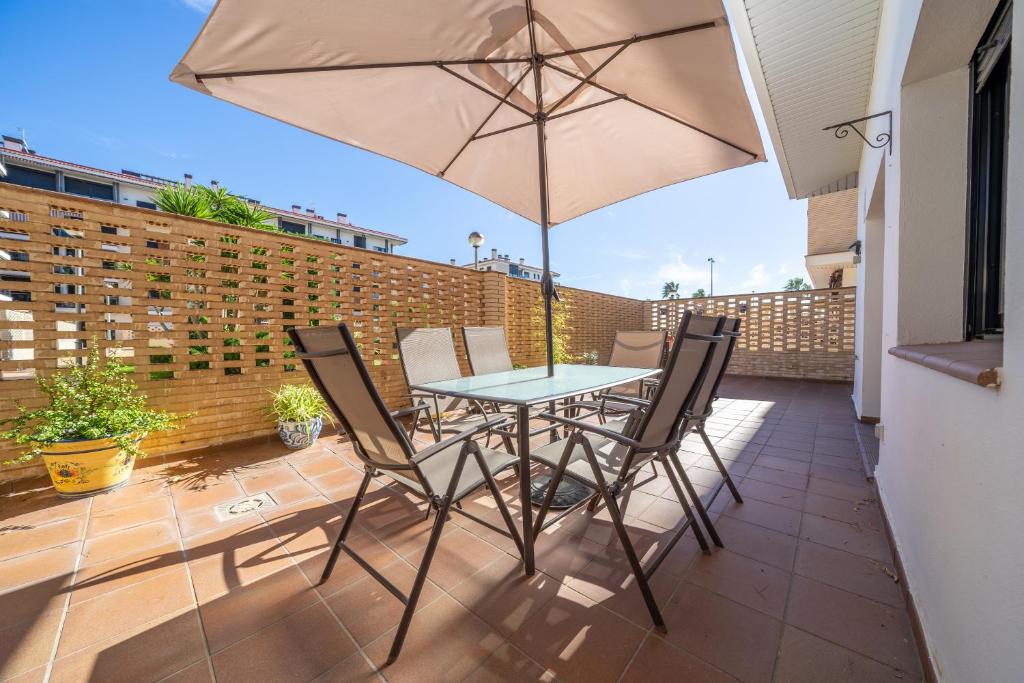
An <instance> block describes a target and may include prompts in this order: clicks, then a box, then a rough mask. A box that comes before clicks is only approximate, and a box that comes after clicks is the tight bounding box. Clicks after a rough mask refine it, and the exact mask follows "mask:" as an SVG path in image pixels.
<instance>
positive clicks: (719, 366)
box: [690, 315, 740, 418]
mask: <svg viewBox="0 0 1024 683" xmlns="http://www.w3.org/2000/svg"><path fill="white" fill-rule="evenodd" d="M717 321H718V318H710V317H705V316H700V315H695V316H693V319H692V320H691V321H690V331H691V332H700V333H701V334H712V330H714V329H715V324H716V322H717ZM739 336H740V319H739V318H726V319H725V326H724V327H723V328H722V337H723V340H722V342H721V343H720V344H715V353H714V355H713V356H712V357H711V365H710V367H708V375H707V377H705V378H704V383H703V384H701V387H700V392H699V393H698V394H697V400H696V401H694V402H693V410H692V414H693V416H694V417H695V418H702V417H707V416H708V415H710V414H711V405H712V404H713V403H714V402H715V398H716V397H717V396H718V386H719V385H720V384H721V383H722V377H724V376H725V372H726V370H727V369H728V367H729V360H730V359H731V358H732V350H733V348H735V346H736V340H737V339H738V338H739Z"/></svg>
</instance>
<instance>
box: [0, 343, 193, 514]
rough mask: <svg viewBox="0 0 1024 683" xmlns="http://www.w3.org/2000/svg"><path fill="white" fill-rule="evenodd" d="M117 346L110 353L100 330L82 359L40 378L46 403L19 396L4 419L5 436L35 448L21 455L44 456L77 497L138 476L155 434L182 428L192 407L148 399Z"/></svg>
mask: <svg viewBox="0 0 1024 683" xmlns="http://www.w3.org/2000/svg"><path fill="white" fill-rule="evenodd" d="M130 374H131V368H129V367H128V366H126V365H125V364H124V363H122V362H121V360H120V359H119V358H117V356H116V353H112V354H109V356H108V357H104V355H103V354H101V351H100V347H99V344H98V343H97V340H96V338H95V337H93V339H92V343H91V345H90V350H89V354H88V356H87V357H86V359H85V363H84V364H82V365H79V364H71V363H69V364H68V365H67V366H65V367H61V368H58V369H57V370H56V371H55V372H54V373H52V374H50V375H49V376H45V377H44V376H40V377H38V378H37V379H36V383H37V384H38V386H39V390H40V391H41V392H42V393H43V395H44V396H45V397H46V404H45V405H43V406H42V407H40V408H34V409H31V410H30V409H28V408H26V407H25V406H24V405H21V404H20V403H19V404H18V414H17V415H16V416H15V417H13V418H11V419H9V420H4V421H3V422H0V425H4V426H5V427H6V428H7V429H6V431H4V432H0V438H3V439H6V440H10V441H13V442H15V443H16V444H19V445H24V446H27V447H28V448H27V449H26V450H25V451H24V452H23V453H22V454H21V456H19V457H18V458H15V459H14V460H9V461H6V462H5V463H4V464H11V463H14V462H25V461H29V460H31V459H33V458H35V457H40V456H41V457H42V459H43V463H44V464H45V466H46V470H47V472H49V474H50V478H51V480H52V481H53V486H54V488H55V489H56V490H57V493H58V494H59V495H61V496H66V497H75V496H83V495H89V494H93V493H98V492H100V491H107V490H110V489H113V488H117V487H118V486H122V485H123V484H125V483H126V482H127V481H128V478H129V477H130V476H131V473H132V468H133V467H134V465H135V460H136V458H139V457H143V456H144V455H145V454H144V453H143V452H142V450H141V448H140V444H141V443H142V440H143V439H144V438H145V437H146V435H147V434H150V433H152V432H158V431H163V430H165V429H175V428H177V427H178V425H179V423H180V422H181V420H183V419H184V418H186V417H188V415H175V414H174V413H168V412H165V411H162V410H152V409H150V408H147V407H146V396H145V394H142V393H140V392H139V390H138V387H137V386H136V385H135V382H133V381H132V379H131V376H130Z"/></svg>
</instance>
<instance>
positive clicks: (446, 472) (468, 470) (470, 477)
mask: <svg viewBox="0 0 1024 683" xmlns="http://www.w3.org/2000/svg"><path fill="white" fill-rule="evenodd" d="M463 445H465V444H464V442H459V443H454V444H452V445H451V446H448V447H447V448H445V449H443V450H441V451H438V452H437V453H435V454H434V455H432V456H430V457H429V458H427V459H426V460H424V461H423V462H421V463H420V472H422V473H423V477H424V479H426V480H427V484H429V486H430V488H431V489H433V491H434V493H436V494H442V493H444V492H445V491H447V490H448V484H449V483H450V482H451V480H452V474H454V473H455V465H456V463H457V462H458V460H459V453H461V452H462V447H463ZM480 452H481V453H482V454H483V456H484V462H485V463H486V465H487V469H488V470H490V472H491V475H492V476H497V474H498V473H499V472H502V471H503V470H505V469H507V468H509V467H511V466H512V465H514V464H515V463H517V462H519V458H518V457H516V456H514V455H509V454H508V453H505V452H503V451H496V450H494V449H491V448H484V447H483V446H481V447H480ZM381 474H385V475H387V476H389V477H391V478H392V479H394V480H395V481H397V482H399V483H400V484H403V485H404V486H407V487H408V488H410V489H412V490H413V491H418V492H420V493H423V494H426V492H425V491H424V490H423V487H422V486H421V485H420V483H419V481H418V480H417V479H416V475H414V474H413V473H412V472H409V471H408V470H390V471H385V472H381ZM484 481H486V480H485V479H484V475H483V473H482V472H481V471H480V467H479V466H478V465H477V463H476V458H475V457H473V455H472V454H470V455H469V456H468V457H467V458H466V464H465V465H464V466H463V467H462V476H461V477H459V483H458V486H456V488H455V498H454V500H461V499H462V498H463V497H465V496H466V495H468V494H470V493H472V492H473V491H474V490H475V489H477V488H478V487H479V486H481V485H482V484H483V483H484Z"/></svg>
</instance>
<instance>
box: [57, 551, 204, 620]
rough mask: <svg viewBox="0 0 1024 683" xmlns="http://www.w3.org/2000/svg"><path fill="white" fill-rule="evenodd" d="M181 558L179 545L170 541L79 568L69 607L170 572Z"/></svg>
mask: <svg viewBox="0 0 1024 683" xmlns="http://www.w3.org/2000/svg"><path fill="white" fill-rule="evenodd" d="M183 557H184V556H183V554H182V551H181V545H180V544H179V542H178V541H169V542H167V543H164V544H162V545H158V546H154V547H152V548H146V549H145V550H139V551H136V552H133V553H129V554H128V555H122V556H121V557H117V558H115V559H113V560H106V561H105V562H97V563H95V564H90V565H88V566H86V567H79V568H78V571H77V572H76V573H75V584H74V588H73V589H72V593H71V604H72V605H76V604H78V603H80V602H84V601H85V600H90V599H92V598H95V597H96V596H98V595H102V594H103V593H108V592H110V591H114V590H118V589H120V588H125V587H126V586H131V585H132V584H136V583H139V582H140V581H146V580H148V579H151V578H154V577H156V576H160V575H162V574H167V573H170V572H172V571H174V570H175V569H176V568H180V567H181V564H182V561H183Z"/></svg>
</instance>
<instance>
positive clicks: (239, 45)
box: [171, 0, 764, 374]
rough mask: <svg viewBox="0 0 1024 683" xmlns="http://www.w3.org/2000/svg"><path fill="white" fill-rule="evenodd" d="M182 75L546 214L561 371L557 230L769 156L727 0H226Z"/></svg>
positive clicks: (509, 204) (547, 295)
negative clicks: (552, 241)
mask: <svg viewBox="0 0 1024 683" xmlns="http://www.w3.org/2000/svg"><path fill="white" fill-rule="evenodd" d="M171 79H172V80H173V81H175V82H178V83H181V84H183V85H186V86H188V87H190V88H193V89H195V90H198V91H200V92H203V93H206V94H208V95H212V96H214V97H217V98H220V99H223V100H226V101H228V102H232V103H234V104H237V105H239V106H242V107H245V108H247V109H250V110H252V111H256V112H259V113H262V114H266V115H267V116H271V117H273V118H275V119H278V120H280V121H284V122H286V123H290V124H292V125H295V126H298V127H300V128H304V129H306V130H309V131H312V132H314V133H318V134H320V135H324V136H326V137H329V138H333V139H335V140H339V141H341V142H345V143H348V144H350V145H353V146H356V147H360V148H362V149H366V150H369V151H372V152H376V153H378V154H382V155H384V156H386V157H390V158H392V159H395V160H398V161H402V162H404V163H406V164H409V165H411V166H414V167H416V168H418V169H421V170H423V171H426V172H428V173H431V174H434V175H436V176H438V177H440V178H444V179H445V180H447V181H449V182H451V183H454V184H455V185H458V186H460V187H463V188H465V189H467V190H469V191H471V192H474V193H476V194H478V195H480V196H482V197H485V198H487V199H489V200H491V201H493V202H495V203H497V204H499V205H501V206H503V207H505V208H507V209H508V210H510V211H512V212H514V213H516V214H519V215H520V216H523V217H524V218H526V219H528V220H530V221H533V222H535V223H537V224H538V225H539V226H540V229H541V244H542V252H543V266H544V276H543V279H542V282H541V288H542V291H543V295H544V308H545V318H546V330H545V331H546V336H547V364H548V372H549V374H550V373H551V372H552V366H553V357H552V329H551V327H552V326H551V300H552V297H553V296H554V295H555V291H554V283H553V280H552V278H551V270H550V263H549V253H548V230H549V229H550V228H551V226H553V225H557V224H559V223H563V222H565V221H568V220H570V219H572V218H575V217H577V216H580V215H582V214H585V213H587V212H589V211H593V210H594V209H597V208H600V207H603V206H607V205H608V204H612V203H615V202H617V201H621V200H623V199H626V198H628V197H632V196H634V195H637V194H641V193H643V192H647V191H649V190H653V189H655V188H659V187H663V186H665V185H670V184H672V183H677V182H680V181H683V180H689V179H691V178H696V177H698V176H703V175H707V174H709V173H715V172H717V171H722V170H725V169H728V168H734V167H737V166H742V165H745V164H749V163H752V162H754V161H763V160H764V150H763V148H762V146H761V139H760V136H759V135H758V131H757V126H756V124H755V122H754V118H753V114H752V112H751V109H750V104H749V102H748V100H747V97H746V93H745V92H744V89H743V84H742V81H741V78H740V73H739V68H738V66H737V62H736V54H735V51H734V48H733V43H732V38H731V35H730V32H729V27H728V23H727V20H726V16H725V11H724V9H723V7H722V4H721V1H720V0H686V1H685V2H684V1H675V2H668V1H666V0H532V1H531V0H447V1H444V2H441V1H437V2H427V1H424V0H375V1H374V2H367V1H366V0H290V1H289V2H281V1H280V0H219V2H218V3H217V5H216V6H215V7H214V9H213V11H212V12H211V13H210V15H209V17H208V18H207V20H206V23H205V24H204V25H203V27H202V29H201V30H200V32H199V35H198V36H197V37H196V39H195V41H194V42H193V43H192V46H191V47H190V48H189V50H188V52H187V53H186V54H185V56H184V57H183V58H182V60H181V62H180V63H179V64H178V65H177V67H175V69H174V71H173V72H172V74H171ZM623 239H624V240H629V239H636V237H635V234H634V233H625V232H624V234H623Z"/></svg>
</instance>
